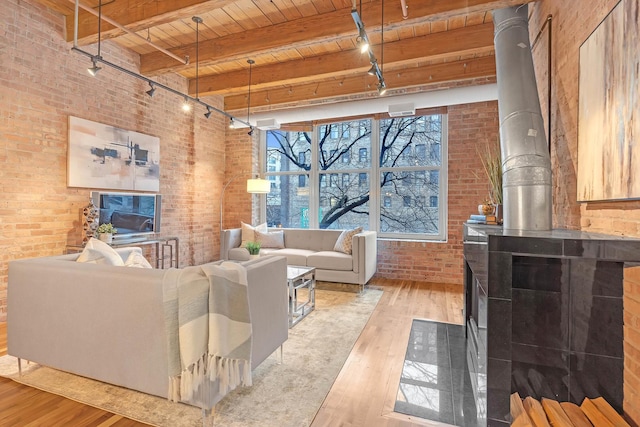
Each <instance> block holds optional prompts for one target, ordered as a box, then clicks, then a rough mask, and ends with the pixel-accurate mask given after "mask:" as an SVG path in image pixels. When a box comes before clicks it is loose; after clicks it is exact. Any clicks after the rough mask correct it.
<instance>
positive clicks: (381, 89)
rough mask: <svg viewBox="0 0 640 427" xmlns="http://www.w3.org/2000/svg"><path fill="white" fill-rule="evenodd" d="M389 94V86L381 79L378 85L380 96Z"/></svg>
mask: <svg viewBox="0 0 640 427" xmlns="http://www.w3.org/2000/svg"><path fill="white" fill-rule="evenodd" d="M385 93H387V84H386V83H385V82H384V79H381V80H380V82H379V83H378V95H380V96H382V95H384V94H385Z"/></svg>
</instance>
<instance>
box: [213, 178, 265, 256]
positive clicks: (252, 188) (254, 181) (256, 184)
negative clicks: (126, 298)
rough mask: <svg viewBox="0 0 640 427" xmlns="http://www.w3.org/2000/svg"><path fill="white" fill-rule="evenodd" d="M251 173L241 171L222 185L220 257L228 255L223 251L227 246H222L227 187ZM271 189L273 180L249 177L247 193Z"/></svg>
mask: <svg viewBox="0 0 640 427" xmlns="http://www.w3.org/2000/svg"><path fill="white" fill-rule="evenodd" d="M250 173H251V172H250V171H242V172H240V173H237V174H236V175H234V176H232V177H231V179H230V180H229V181H227V183H226V184H225V185H224V187H222V194H221V195H220V258H223V259H226V257H223V253H224V251H225V250H226V248H223V247H222V242H223V234H224V230H223V228H222V219H223V215H224V192H225V191H226V190H227V187H228V186H229V184H231V183H232V182H233V181H235V179H236V178H239V177H241V176H246V175H247V174H250ZM269 191H271V181H269V180H268V179H261V178H260V177H256V178H249V179H247V193H250V194H267V193H269Z"/></svg>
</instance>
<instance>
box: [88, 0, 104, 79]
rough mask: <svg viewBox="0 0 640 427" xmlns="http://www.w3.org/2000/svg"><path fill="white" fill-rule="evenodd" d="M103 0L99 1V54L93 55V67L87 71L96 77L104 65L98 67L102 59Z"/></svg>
mask: <svg viewBox="0 0 640 427" xmlns="http://www.w3.org/2000/svg"><path fill="white" fill-rule="evenodd" d="M101 24H102V0H99V1H98V54H97V55H95V56H92V57H91V62H92V63H93V67H91V68H87V71H88V72H89V74H91V76H93V77H95V76H96V75H97V74H98V71H100V70H102V67H98V64H97V62H98V60H100V59H102V57H101V56H100V45H101V42H102V25H101Z"/></svg>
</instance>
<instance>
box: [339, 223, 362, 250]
mask: <svg viewBox="0 0 640 427" xmlns="http://www.w3.org/2000/svg"><path fill="white" fill-rule="evenodd" d="M360 232H362V227H357V228H354V229H353V230H344V231H343V232H342V233H341V234H340V237H338V240H337V241H336V244H335V246H334V247H333V250H334V251H338V252H342V253H345V254H349V255H351V250H352V246H353V236H355V235H356V234H358V233H360Z"/></svg>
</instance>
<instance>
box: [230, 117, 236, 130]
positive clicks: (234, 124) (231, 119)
mask: <svg viewBox="0 0 640 427" xmlns="http://www.w3.org/2000/svg"><path fill="white" fill-rule="evenodd" d="M235 128H236V122H235V121H234V120H233V117H231V118H230V119H229V129H235Z"/></svg>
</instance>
